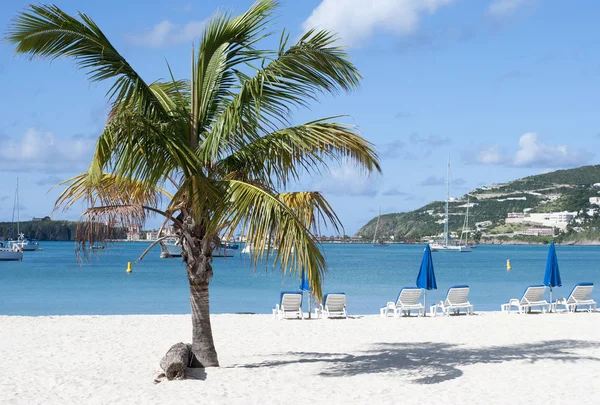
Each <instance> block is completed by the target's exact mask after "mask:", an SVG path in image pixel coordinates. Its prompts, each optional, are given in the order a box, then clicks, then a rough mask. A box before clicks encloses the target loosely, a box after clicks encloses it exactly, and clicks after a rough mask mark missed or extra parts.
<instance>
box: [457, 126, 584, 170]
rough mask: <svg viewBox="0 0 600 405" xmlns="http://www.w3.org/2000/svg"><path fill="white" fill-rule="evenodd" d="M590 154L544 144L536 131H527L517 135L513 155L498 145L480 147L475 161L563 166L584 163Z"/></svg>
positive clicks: (517, 165) (498, 163) (529, 165)
mask: <svg viewBox="0 0 600 405" xmlns="http://www.w3.org/2000/svg"><path fill="white" fill-rule="evenodd" d="M592 156H593V154H592V153H590V152H587V151H585V150H583V149H578V150H573V149H572V148H569V147H568V146H567V145H548V144H544V143H542V141H541V139H540V137H539V135H538V134H537V133H535V132H527V133H525V134H523V135H521V136H520V137H519V149H518V150H517V151H516V153H515V154H514V156H512V157H511V156H509V155H508V154H507V153H506V152H505V151H504V149H503V148H501V147H500V146H499V145H494V146H489V147H485V148H482V149H480V150H479V152H478V154H477V156H476V158H475V161H476V162H477V163H481V164H486V165H507V166H513V167H553V168H564V167H574V166H581V165H583V164H586V163H587V162H588V161H589V160H590V158H591V157H592ZM467 160H469V159H467Z"/></svg>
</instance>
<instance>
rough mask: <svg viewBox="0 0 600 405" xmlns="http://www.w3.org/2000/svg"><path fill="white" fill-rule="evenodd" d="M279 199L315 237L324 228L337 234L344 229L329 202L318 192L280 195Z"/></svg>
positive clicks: (295, 192)
mask: <svg viewBox="0 0 600 405" xmlns="http://www.w3.org/2000/svg"><path fill="white" fill-rule="evenodd" d="M277 198H279V200H281V202H283V203H284V204H285V205H286V206H287V207H288V208H289V209H291V210H292V212H293V213H294V214H295V215H296V217H298V219H300V221H301V222H302V223H303V224H304V226H305V227H306V228H307V229H309V230H310V232H311V233H312V234H313V235H317V234H319V233H320V232H321V227H323V226H325V227H327V228H331V229H332V230H334V231H335V232H337V233H340V231H341V230H342V228H343V227H342V222H341V221H340V219H339V218H338V216H337V214H336V213H335V211H334V210H333V208H332V207H331V205H329V202H328V201H327V200H326V199H325V197H323V195H322V194H321V193H319V192H317V191H294V192H289V193H279V194H277Z"/></svg>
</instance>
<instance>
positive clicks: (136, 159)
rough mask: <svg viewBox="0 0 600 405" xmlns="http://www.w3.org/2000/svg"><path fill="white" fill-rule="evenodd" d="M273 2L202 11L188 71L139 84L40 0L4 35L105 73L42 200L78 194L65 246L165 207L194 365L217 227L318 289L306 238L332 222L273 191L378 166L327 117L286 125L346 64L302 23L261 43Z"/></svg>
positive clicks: (203, 340)
mask: <svg viewBox="0 0 600 405" xmlns="http://www.w3.org/2000/svg"><path fill="white" fill-rule="evenodd" d="M276 6H277V2H276V1H273V0H259V1H257V2H256V3H255V4H253V5H252V6H251V7H250V8H249V9H248V11H246V12H245V13H243V14H241V15H239V16H237V17H232V16H231V15H229V14H226V13H219V14H217V15H215V16H214V17H213V18H212V19H211V20H210V22H208V23H207V24H206V26H205V28H204V33H203V35H202V37H201V38H200V42H199V46H198V48H197V49H196V48H194V47H192V58H191V60H192V62H191V77H190V80H189V81H186V80H175V78H173V75H172V73H171V71H170V69H169V73H170V76H171V79H170V80H167V81H155V82H152V83H151V84H148V83H147V82H146V81H144V80H143V79H142V78H141V77H140V75H138V73H137V72H136V71H135V70H134V69H133V68H132V67H131V65H130V64H129V63H128V62H127V61H126V60H125V58H124V57H123V56H122V55H121V54H120V53H119V52H117V50H116V49H115V48H114V47H113V45H112V44H111V43H110V41H109V40H108V39H107V37H106V36H105V35H104V33H103V32H102V31H101V30H100V28H99V27H98V26H97V25H96V24H95V23H94V21H93V20H92V19H91V18H90V17H88V16H87V15H85V14H82V13H78V14H77V17H78V18H76V17H72V16H70V15H68V14H66V13H65V12H63V11H62V10H61V9H59V8H58V7H56V6H54V5H33V6H29V7H28V8H27V9H25V10H24V11H22V12H21V13H19V14H18V15H17V16H16V18H15V19H14V20H13V22H12V24H11V25H10V26H9V31H8V35H7V39H8V40H9V41H10V42H12V43H13V44H15V46H16V51H17V53H22V54H26V55H29V56H30V57H31V58H34V57H42V58H49V59H57V58H72V59H74V61H75V63H76V64H77V66H78V67H79V68H81V69H84V70H85V71H87V73H88V75H89V76H88V77H89V79H90V80H91V81H103V80H109V81H112V82H113V84H112V87H111V88H110V90H109V92H108V94H107V97H108V99H109V101H110V103H111V112H110V114H109V116H108V119H107V122H106V125H105V127H104V129H103V132H102V134H101V135H100V137H99V138H98V141H97V144H96V149H95V153H94V157H93V160H92V162H91V164H90V167H89V170H88V171H87V172H86V173H83V174H81V175H78V176H76V177H73V178H71V179H69V180H66V181H65V182H63V183H61V184H62V185H64V186H65V190H64V191H63V192H62V194H61V195H60V196H59V197H58V199H57V201H56V206H55V208H63V209H66V208H68V207H70V206H71V205H72V204H73V203H75V202H76V201H79V200H83V201H85V202H86V203H87V206H88V208H87V209H86V211H85V212H84V213H83V214H82V221H81V224H80V228H79V230H78V240H79V242H80V243H79V248H80V250H79V251H78V252H86V251H87V249H88V248H89V247H90V244H93V243H95V242H96V241H104V240H107V239H110V237H111V232H110V229H111V226H109V227H107V226H105V225H104V224H109V225H113V224H115V223H119V224H121V225H122V226H126V225H129V224H132V223H135V224H140V225H141V224H143V223H144V221H145V220H146V218H147V216H148V215H161V216H163V217H164V218H165V222H164V224H163V226H164V225H165V224H170V225H171V226H172V227H173V229H174V230H175V233H176V235H177V237H178V239H179V241H180V243H181V246H182V257H183V261H184V262H185V264H186V271H187V277H188V280H189V284H190V301H191V311H192V324H193V340H192V352H193V355H194V357H195V360H194V361H195V365H196V366H200V367H208V366H218V365H219V362H218V358H217V352H216V350H215V346H214V342H213V337H212V331H211V324H210V311H209V295H208V287H209V282H210V280H211V277H212V275H213V269H212V264H211V262H212V252H213V249H214V248H215V247H216V246H218V244H219V243H220V237H223V236H225V237H229V236H231V235H232V234H233V232H234V231H236V230H237V231H239V230H242V232H243V233H246V234H247V235H248V236H247V237H248V243H251V244H252V246H253V247H254V252H253V263H254V264H256V263H257V262H258V260H260V259H261V258H262V259H264V258H265V257H266V258H268V257H269V256H270V257H271V258H272V261H273V263H274V266H277V267H278V268H280V269H282V271H283V272H284V273H293V274H296V275H299V274H300V269H304V270H305V271H306V274H307V277H308V280H309V284H310V286H311V288H312V291H313V292H314V294H315V296H316V297H317V298H319V297H320V296H321V280H322V276H323V272H324V270H325V268H326V266H325V260H324V258H323V256H322V254H321V252H320V251H319V248H318V246H317V243H316V240H315V236H314V235H315V233H316V232H318V229H319V227H320V226H322V225H323V224H326V226H330V227H333V228H334V229H336V230H339V229H341V224H340V221H339V219H338V217H337V216H336V214H335V212H334V211H333V209H332V208H331V206H330V205H329V204H328V202H327V201H326V200H325V198H324V197H323V196H322V195H321V194H320V193H318V192H280V191H281V190H285V189H287V188H288V186H289V185H291V184H293V183H294V182H297V180H298V179H299V178H300V177H301V176H304V175H306V174H307V173H308V174H309V175H310V174H314V173H319V172H320V171H321V170H323V169H324V168H327V166H328V165H330V164H331V163H337V162H340V161H344V162H349V161H350V162H352V163H354V164H355V165H356V166H357V167H359V168H361V169H362V170H363V171H364V172H365V173H366V172H372V171H380V167H379V163H378V158H377V155H376V153H375V151H374V149H373V146H372V144H370V143H369V142H367V141H366V140H365V139H363V138H362V137H360V136H359V135H357V133H356V132H355V130H354V128H353V127H350V126H347V125H343V124H340V123H336V122H333V121H332V119H334V118H335V117H331V118H325V119H318V120H315V121H311V122H307V123H305V124H300V125H291V113H292V112H293V111H294V110H295V109H297V108H300V107H307V106H308V104H309V102H310V101H312V100H316V98H317V97H318V96H319V95H320V94H321V93H334V94H335V93H338V92H339V91H350V90H352V89H354V88H355V87H356V86H357V85H358V82H359V79H360V75H359V73H358V72H357V70H356V68H355V66H354V65H353V64H352V63H351V62H350V61H349V59H348V55H347V54H346V52H345V51H344V50H343V49H342V48H340V47H338V46H336V45H335V37H334V35H333V34H331V33H329V32H327V31H309V32H307V33H306V34H305V35H303V36H302V37H301V38H300V39H299V41H298V42H297V43H295V44H293V45H288V34H287V33H286V32H285V31H284V32H283V33H282V35H281V39H280V42H279V46H278V48H277V49H275V50H263V49H261V48H260V47H259V43H260V42H261V40H263V39H264V38H266V37H267V36H269V35H271V33H270V32H269V31H268V29H269V26H270V25H271V21H272V20H271V18H272V14H273V11H274V9H275V8H276ZM168 190H174V192H172V193H170V192H169V191H168ZM270 244H276V245H277V246H279V249H278V250H277V251H276V252H275V253H274V252H272V251H270V250H269V246H270Z"/></svg>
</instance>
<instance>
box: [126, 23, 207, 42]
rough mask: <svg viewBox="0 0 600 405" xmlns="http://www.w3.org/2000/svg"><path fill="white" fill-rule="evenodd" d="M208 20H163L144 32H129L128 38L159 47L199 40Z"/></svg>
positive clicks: (131, 40) (130, 40)
mask: <svg viewBox="0 0 600 405" xmlns="http://www.w3.org/2000/svg"><path fill="white" fill-rule="evenodd" d="M205 23H206V21H205V20H203V21H190V22H188V23H187V24H185V25H179V24H173V23H172V22H171V21H169V20H163V21H161V22H159V23H158V24H156V25H155V26H154V27H152V29H151V30H149V31H147V32H145V33H144V34H135V35H132V34H127V35H126V36H125V37H126V39H127V40H128V41H129V42H130V43H132V44H135V45H143V46H151V47H154V48H158V47H161V46H166V45H176V44H180V43H182V42H192V41H195V40H198V39H199V38H200V37H201V36H202V33H203V32H204V25H205Z"/></svg>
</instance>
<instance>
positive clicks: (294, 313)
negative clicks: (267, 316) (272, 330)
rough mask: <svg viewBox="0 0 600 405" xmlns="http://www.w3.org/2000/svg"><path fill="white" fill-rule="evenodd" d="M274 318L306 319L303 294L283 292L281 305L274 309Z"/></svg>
mask: <svg viewBox="0 0 600 405" xmlns="http://www.w3.org/2000/svg"><path fill="white" fill-rule="evenodd" d="M273 317H274V318H277V319H283V318H300V319H304V315H303V313H302V293H301V292H299V291H282V292H281V295H280V299H279V304H277V305H275V308H273Z"/></svg>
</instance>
